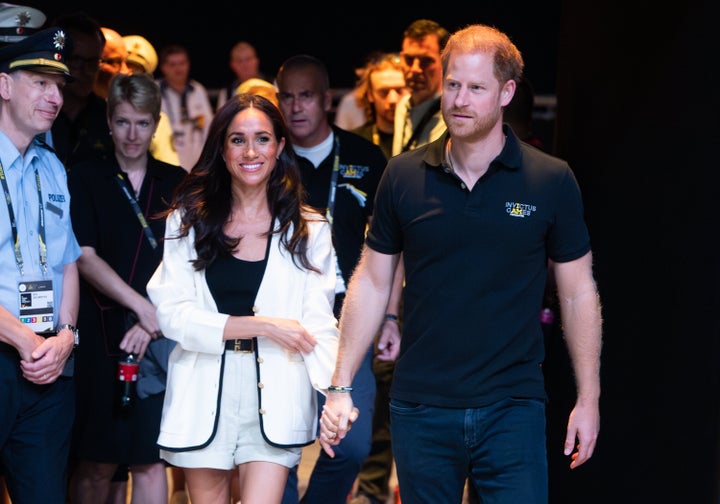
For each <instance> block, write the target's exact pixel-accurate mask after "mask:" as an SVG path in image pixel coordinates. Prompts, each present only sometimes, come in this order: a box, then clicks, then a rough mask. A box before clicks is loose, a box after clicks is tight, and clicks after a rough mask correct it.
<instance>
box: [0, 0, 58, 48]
mask: <svg viewBox="0 0 720 504" xmlns="http://www.w3.org/2000/svg"><path fill="white" fill-rule="evenodd" d="M46 19H47V18H46V16H45V14H43V13H42V11H40V10H38V9H35V8H33V7H28V6H26V5H15V4H11V3H5V2H3V3H0V44H7V43H12V42H18V41H20V40H22V39H23V38H25V37H27V36H28V35H32V34H33V33H37V32H38V31H40V28H41V27H42V25H43V24H44V23H45V20H46Z"/></svg>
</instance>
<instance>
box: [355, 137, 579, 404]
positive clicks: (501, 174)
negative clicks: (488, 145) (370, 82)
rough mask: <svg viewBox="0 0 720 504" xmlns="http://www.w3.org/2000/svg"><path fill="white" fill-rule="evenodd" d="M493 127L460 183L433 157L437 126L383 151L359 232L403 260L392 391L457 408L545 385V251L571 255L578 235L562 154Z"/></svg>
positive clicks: (541, 392) (557, 256)
mask: <svg viewBox="0 0 720 504" xmlns="http://www.w3.org/2000/svg"><path fill="white" fill-rule="evenodd" d="M505 133H506V135H507V141H506V143H505V147H504V149H503V151H502V152H501V153H500V155H499V156H498V157H497V158H496V159H495V160H494V161H493V162H492V163H491V165H490V167H489V169H488V172H487V173H486V174H485V175H483V176H482V177H481V178H480V179H479V180H478V181H477V183H476V184H475V187H473V188H471V189H468V188H467V187H466V186H465V184H464V183H463V182H462V180H460V178H458V177H457V176H456V175H455V174H454V173H452V170H451V169H450V168H449V166H447V165H446V164H445V162H444V145H445V142H446V141H447V134H445V135H443V137H441V138H440V139H438V140H437V141H435V142H432V143H431V144H428V145H426V146H423V147H420V148H418V149H416V150H413V151H410V152H407V153H404V154H400V155H398V156H395V157H394V158H392V159H390V161H389V162H388V166H387V168H386V170H385V174H384V175H383V179H382V180H381V182H380V186H379V187H378V193H377V198H376V201H375V205H376V206H375V215H374V216H373V222H372V225H371V227H370V231H369V233H368V237H367V244H368V246H369V247H370V248H372V249H373V250H376V251H378V252H380V253H384V254H396V253H400V252H402V253H403V260H404V263H405V282H406V283H405V290H404V307H403V337H402V341H401V349H400V356H399V358H398V360H397V362H396V367H395V373H394V375H393V383H392V390H391V397H392V398H395V399H399V400H404V401H409V402H418V403H424V404H430V405H435V406H440V407H451V408H454V407H458V408H467V407H480V406H484V405H487V404H490V403H493V402H495V401H497V400H500V399H504V398H507V397H526V398H539V399H544V398H545V397H546V395H545V388H544V382H543V374H542V370H541V367H540V365H541V363H542V361H543V359H544V342H543V332H542V327H541V324H540V310H541V308H542V300H543V292H544V289H545V280H546V277H547V259H548V258H550V259H552V260H553V261H555V262H565V261H572V260H574V259H577V258H579V257H582V256H583V255H584V254H586V253H587V252H588V251H589V250H590V239H589V235H588V231H587V227H586V225H585V221H584V214H583V205H582V200H581V195H580V191H579V188H578V185H577V181H576V180H575V177H574V175H573V173H572V171H571V170H570V168H569V166H568V165H567V163H566V162H565V161H562V160H560V159H558V158H555V157H552V156H550V155H548V154H546V153H544V152H542V151H540V150H538V149H535V148H534V147H531V146H529V145H527V144H522V143H521V142H519V141H518V140H517V137H516V136H515V135H514V134H513V133H512V131H511V130H510V129H509V128H505Z"/></svg>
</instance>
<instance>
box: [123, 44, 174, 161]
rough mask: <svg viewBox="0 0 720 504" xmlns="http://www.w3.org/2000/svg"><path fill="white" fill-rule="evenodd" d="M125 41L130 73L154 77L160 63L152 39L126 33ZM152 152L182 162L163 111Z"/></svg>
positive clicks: (153, 155)
mask: <svg viewBox="0 0 720 504" xmlns="http://www.w3.org/2000/svg"><path fill="white" fill-rule="evenodd" d="M123 42H124V43H125V48H126V49H127V54H128V55H127V67H128V73H130V74H135V73H146V74H149V75H150V76H151V77H152V76H153V74H154V73H155V69H156V68H157V65H158V56H157V52H156V51H155V48H154V47H153V45H152V44H151V43H150V41H148V39H146V38H145V37H143V36H142V35H125V36H123ZM150 154H151V155H152V157H154V158H155V159H157V160H159V161H164V162H166V163H168V164H173V165H179V164H180V158H179V157H178V154H177V152H176V151H175V148H174V147H173V143H172V126H171V124H170V119H169V118H168V116H167V114H166V113H165V112H162V111H160V120H159V121H158V125H157V130H155V135H154V136H153V138H152V140H151V141H150Z"/></svg>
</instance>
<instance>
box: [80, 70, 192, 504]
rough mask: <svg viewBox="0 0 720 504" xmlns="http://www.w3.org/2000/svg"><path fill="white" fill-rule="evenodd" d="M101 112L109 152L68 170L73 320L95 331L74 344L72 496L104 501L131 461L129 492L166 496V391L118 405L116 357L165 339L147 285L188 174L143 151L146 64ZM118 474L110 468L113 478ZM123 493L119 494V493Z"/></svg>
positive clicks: (153, 107)
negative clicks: (75, 299) (77, 292)
mask: <svg viewBox="0 0 720 504" xmlns="http://www.w3.org/2000/svg"><path fill="white" fill-rule="evenodd" d="M107 103H108V107H107V114H108V115H107V122H108V125H109V128H110V131H111V132H112V138H113V143H114V145H115V152H114V155H113V156H112V157H111V158H108V159H106V160H96V161H87V162H84V163H79V164H77V165H75V166H73V167H72V168H71V170H70V173H69V176H68V184H69V187H70V193H71V195H72V204H71V206H70V210H71V215H72V221H73V228H74V229H75V233H76V235H77V237H78V241H79V242H80V245H81V249H82V255H81V256H80V259H79V260H78V266H79V269H80V274H81V277H82V279H83V283H82V291H81V305H80V316H79V319H80V323H82V325H83V327H85V330H86V331H87V333H88V334H92V335H93V337H92V338H88V344H87V345H85V346H84V347H83V348H82V350H81V351H80V352H78V360H77V377H78V380H77V387H76V388H77V418H76V422H75V431H74V442H73V455H74V457H75V459H76V460H77V465H76V469H75V471H74V474H73V475H72V480H71V481H72V488H73V503H77V504H84V503H88V504H91V503H92V504H96V503H102V502H105V501H106V499H107V497H108V495H110V494H111V493H112V492H111V481H112V480H113V477H114V476H115V473H116V471H117V470H118V468H119V467H120V468H124V466H126V465H127V466H129V468H130V472H131V474H132V498H131V502H134V503H135V502H137V503H150V502H153V503H160V502H166V501H167V493H168V490H167V479H166V472H165V465H164V463H163V462H162V460H161V459H160V457H159V452H158V449H157V445H156V444H155V442H156V440H157V436H158V432H159V429H160V413H161V410H162V402H163V394H162V393H158V394H154V395H151V396H150V397H147V398H144V399H139V398H137V397H135V398H133V399H134V404H132V405H131V406H130V407H125V408H122V407H121V406H120V395H121V386H122V383H121V382H119V381H118V376H117V372H118V360H119V359H120V358H121V357H122V356H123V355H124V354H134V355H136V356H137V357H138V359H139V361H140V363H141V364H142V363H143V361H144V358H145V356H146V355H147V354H150V353H152V351H153V348H154V346H157V345H164V344H165V342H164V339H163V338H161V337H160V336H161V332H160V327H159V325H158V321H157V319H156V316H155V307H154V306H153V305H152V303H151V302H150V301H149V300H148V298H147V293H146V291H145V285H146V284H147V281H148V280H149V278H150V276H151V275H152V273H153V272H154V271H155V268H156V267H157V265H158V264H159V263H160V260H161V258H162V248H163V241H162V237H163V236H164V233H165V223H164V221H163V220H162V219H156V218H153V217H154V216H155V215H156V214H158V213H159V212H161V211H164V210H165V209H166V208H167V202H168V201H170V199H171V198H172V193H173V191H174V189H175V187H176V186H177V185H178V184H179V183H180V181H181V180H182V178H183V177H184V176H185V171H184V170H182V169H181V168H180V167H179V166H176V165H169V164H167V163H163V162H161V161H158V160H156V159H155V158H153V157H152V156H151V155H150V153H149V146H150V141H151V139H152V137H153V135H154V134H155V129H156V127H157V123H158V120H159V117H160V103H161V97H160V89H159V88H158V86H157V84H156V83H155V81H154V80H153V79H152V78H151V77H150V76H149V75H147V74H144V73H142V74H135V75H127V74H122V73H118V74H117V75H116V76H115V77H113V78H112V80H111V81H110V83H109V89H108V97H107ZM115 479H116V480H117V479H118V478H117V477H116V478H115ZM122 497H123V499H122V501H123V502H124V501H125V499H124V497H125V496H124V494H123V495H122Z"/></svg>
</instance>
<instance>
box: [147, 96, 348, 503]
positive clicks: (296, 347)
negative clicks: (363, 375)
mask: <svg viewBox="0 0 720 504" xmlns="http://www.w3.org/2000/svg"><path fill="white" fill-rule="evenodd" d="M288 141H289V140H288V133H287V130H286V127H285V123H284V121H283V118H282V115H281V114H280V111H279V110H278V109H277V108H276V107H275V106H274V105H273V104H272V103H271V102H270V101H268V100H267V99H265V98H262V97H260V96H255V95H248V94H242V95H237V96H235V97H233V98H232V99H231V100H230V101H228V102H227V103H226V104H225V105H224V106H223V107H222V108H221V109H220V110H219V111H218V113H217V114H216V116H215V118H214V119H213V121H212V124H211V126H210V133H209V136H208V140H207V142H206V143H205V146H204V148H203V151H202V154H201V157H200V161H199V162H198V165H197V166H196V167H195V168H194V169H193V170H192V171H191V172H190V173H189V174H188V175H187V176H186V178H185V179H184V181H183V183H182V184H181V185H180V186H179V188H178V190H177V192H176V193H175V197H174V200H173V202H172V203H171V206H170V210H168V212H167V214H166V217H167V223H166V233H165V244H164V255H163V260H162V263H161V265H160V266H159V267H158V269H157V271H156V272H155V274H154V275H153V277H152V278H151V279H150V281H149V283H148V286H147V291H148V294H149V296H150V299H151V300H152V302H153V303H154V304H155V306H156V307H157V317H158V322H159V324H160V327H161V329H162V331H163V334H164V335H165V336H166V337H168V338H170V339H172V340H175V341H176V342H177V344H176V345H175V348H174V349H173V351H172V352H171V354H170V359H169V364H168V381H167V390H166V395H165V402H164V406H163V414H162V422H161V428H160V436H159V438H158V445H159V446H160V448H161V456H162V457H163V459H165V460H167V461H168V462H170V463H171V464H173V465H176V466H178V467H182V468H184V472H185V477H186V482H187V486H188V492H189V494H190V499H191V501H192V502H193V504H204V503H223V504H225V503H227V502H228V500H229V497H230V494H229V489H230V486H229V484H228V478H229V474H230V473H229V471H228V469H231V468H233V467H237V468H238V476H239V482H240V499H241V501H242V502H243V504H252V503H260V502H262V503H273V502H276V503H279V502H281V499H282V494H283V489H284V486H285V480H286V478H287V474H288V470H289V468H290V467H293V466H294V465H296V464H297V463H298V462H299V460H300V454H301V450H302V447H303V446H306V445H308V444H311V443H312V442H313V441H314V438H315V434H316V431H317V404H316V393H315V390H319V391H321V392H326V390H327V387H328V386H329V385H330V378H331V375H332V371H333V368H334V364H335V358H336V356H337V340H338V331H337V320H336V319H335V317H334V316H333V302H334V298H335V281H336V275H335V261H334V251H333V246H332V240H331V235H330V227H329V224H328V223H327V221H326V220H325V218H324V217H323V216H322V215H320V214H318V213H316V212H313V211H312V210H310V209H309V207H305V206H304V205H303V192H302V186H301V184H300V177H299V173H298V169H297V162H296V159H295V156H294V154H293V151H292V148H291V147H290V145H289V144H288V143H287V142H288Z"/></svg>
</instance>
